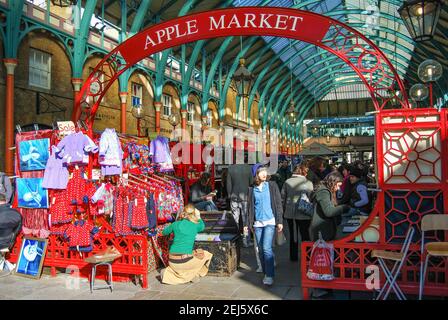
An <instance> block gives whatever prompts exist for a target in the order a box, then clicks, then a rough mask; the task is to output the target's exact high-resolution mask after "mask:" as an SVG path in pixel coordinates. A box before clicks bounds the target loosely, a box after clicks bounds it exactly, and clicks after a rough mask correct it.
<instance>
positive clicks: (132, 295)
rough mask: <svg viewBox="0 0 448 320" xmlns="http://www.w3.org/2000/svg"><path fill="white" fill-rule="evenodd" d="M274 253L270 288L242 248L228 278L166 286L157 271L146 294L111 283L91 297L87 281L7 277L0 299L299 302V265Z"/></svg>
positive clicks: (0, 281) (0, 283) (280, 250)
mask: <svg viewBox="0 0 448 320" xmlns="http://www.w3.org/2000/svg"><path fill="white" fill-rule="evenodd" d="M275 251H276V260H277V268H276V278H275V284H274V286H272V287H266V286H263V284H262V283H261V281H262V277H263V276H262V274H260V273H256V272H255V269H256V260H255V257H254V253H253V248H252V249H245V248H243V249H242V252H241V265H240V268H239V269H238V271H237V272H235V273H234V274H233V275H232V276H231V277H211V276H207V277H205V278H202V279H201V281H200V282H198V283H189V284H185V285H177V286H170V285H165V284H162V283H160V281H159V280H158V276H159V271H155V272H152V273H150V276H149V288H148V289H146V290H144V289H142V288H141V287H140V286H136V285H134V284H133V283H119V282H115V283H114V291H113V292H112V293H111V292H110V290H106V289H104V290H96V291H94V293H93V294H91V293H90V290H89V283H88V282H87V279H81V280H80V284H79V288H78V289H75V288H73V286H70V283H72V281H71V280H72V278H71V277H70V276H68V275H66V274H64V273H60V274H58V276H57V277H55V278H52V277H51V276H50V275H48V274H43V275H42V277H41V279H39V280H33V279H28V278H23V277H20V276H16V275H9V276H6V277H2V278H0V299H32V300H37V299H58V300H60V299H62V300H74V299H89V300H92V299H99V300H100V299H119V300H122V299H139V300H140V299H150V300H151V299H166V300H169V299H176V300H203V299H216V300H238V299H255V300H272V299H288V300H298V299H301V298H302V292H301V289H300V274H299V272H300V270H299V263H298V262H295V263H292V262H290V261H289V248H288V244H285V245H284V246H282V247H277V248H276V249H275ZM101 282H102V281H101V280H98V282H97V285H101ZM67 284H68V285H67ZM70 288H72V289H70Z"/></svg>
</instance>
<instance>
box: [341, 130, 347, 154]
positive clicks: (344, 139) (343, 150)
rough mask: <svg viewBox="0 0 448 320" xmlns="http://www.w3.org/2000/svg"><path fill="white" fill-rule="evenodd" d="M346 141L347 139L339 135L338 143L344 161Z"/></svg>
mask: <svg viewBox="0 0 448 320" xmlns="http://www.w3.org/2000/svg"><path fill="white" fill-rule="evenodd" d="M346 140H347V137H346V136H345V135H344V134H343V133H341V135H340V136H339V143H340V145H341V146H342V158H343V160H345V141H346Z"/></svg>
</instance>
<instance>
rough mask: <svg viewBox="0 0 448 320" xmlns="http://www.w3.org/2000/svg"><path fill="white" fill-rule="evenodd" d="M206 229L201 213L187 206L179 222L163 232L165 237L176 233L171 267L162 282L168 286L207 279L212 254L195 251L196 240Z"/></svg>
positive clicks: (165, 270)
mask: <svg viewBox="0 0 448 320" xmlns="http://www.w3.org/2000/svg"><path fill="white" fill-rule="evenodd" d="M204 229H205V224H204V221H202V219H201V216H200V212H199V210H197V209H196V208H195V207H194V206H193V205H191V204H189V205H187V206H185V209H184V212H182V214H181V215H180V216H179V220H178V221H176V222H174V223H172V224H171V225H170V226H168V227H166V228H165V229H164V230H163V235H164V236H167V235H170V234H171V233H174V239H173V243H172V245H171V248H170V254H169V265H168V267H167V268H166V269H164V270H162V273H161V276H162V282H163V283H166V284H182V283H187V282H190V281H193V282H196V281H198V280H199V277H205V275H207V273H208V267H209V265H210V260H211V259H212V256H213V255H212V254H211V253H210V252H208V251H205V250H201V249H198V250H194V251H193V246H194V240H195V238H196V235H197V234H198V232H201V231H203V230H204Z"/></svg>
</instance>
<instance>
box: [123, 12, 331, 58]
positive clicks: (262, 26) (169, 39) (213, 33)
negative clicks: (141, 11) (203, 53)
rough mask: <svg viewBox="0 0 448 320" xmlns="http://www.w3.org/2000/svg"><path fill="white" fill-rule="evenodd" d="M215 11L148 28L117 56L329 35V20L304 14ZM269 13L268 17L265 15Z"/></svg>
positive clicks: (316, 37)
mask: <svg viewBox="0 0 448 320" xmlns="http://www.w3.org/2000/svg"><path fill="white" fill-rule="evenodd" d="M238 9H239V10H229V9H223V10H215V11H209V12H202V13H199V14H195V15H192V16H184V17H181V18H178V19H176V20H177V21H176V22H175V23H173V22H171V21H167V22H164V23H161V24H158V25H156V26H153V27H150V28H148V29H146V30H145V31H142V32H140V33H139V34H138V35H136V36H134V37H132V38H130V39H129V40H127V41H126V42H125V43H126V45H125V46H124V47H123V48H121V49H120V53H121V55H122V56H123V58H124V59H125V61H126V63H132V64H134V63H136V62H138V61H140V60H141V59H140V57H141V56H142V54H143V55H144V56H148V55H149V54H152V53H154V52H159V51H162V50H165V49H167V48H171V47H173V46H178V45H181V44H184V43H186V42H192V41H197V40H202V39H209V38H216V37H227V36H233V35H242V36H251V35H252V36H262V35H271V36H272V35H275V36H277V37H286V38H297V37H300V38H301V39H302V40H303V41H309V42H316V41H321V40H322V39H323V37H324V36H325V34H326V33H327V32H328V29H329V27H330V23H329V22H328V19H327V18H325V17H323V16H320V15H314V14H311V13H310V12H306V14H304V13H305V12H304V11H300V10H294V9H286V8H275V10H273V9H274V8H271V10H269V8H263V7H256V8H250V11H249V12H248V10H245V9H244V8H238ZM268 11H271V13H268Z"/></svg>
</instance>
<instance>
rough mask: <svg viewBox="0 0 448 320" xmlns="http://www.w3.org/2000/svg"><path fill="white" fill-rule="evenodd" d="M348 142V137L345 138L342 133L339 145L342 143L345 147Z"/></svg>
mask: <svg viewBox="0 0 448 320" xmlns="http://www.w3.org/2000/svg"><path fill="white" fill-rule="evenodd" d="M346 140H347V137H346V136H344V134H343V133H342V134H341V135H340V136H339V143H340V144H341V145H342V146H344V145H345V141H346Z"/></svg>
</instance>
